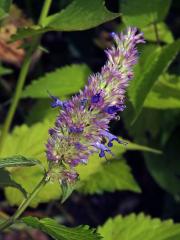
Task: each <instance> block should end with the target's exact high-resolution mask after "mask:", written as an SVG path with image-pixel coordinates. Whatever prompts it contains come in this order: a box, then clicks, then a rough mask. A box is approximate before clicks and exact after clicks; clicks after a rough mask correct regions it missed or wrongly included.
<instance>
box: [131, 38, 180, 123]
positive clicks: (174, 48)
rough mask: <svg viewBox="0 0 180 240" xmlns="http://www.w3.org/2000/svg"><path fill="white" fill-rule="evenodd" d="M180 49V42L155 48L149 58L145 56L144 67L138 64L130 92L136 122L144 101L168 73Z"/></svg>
mask: <svg viewBox="0 0 180 240" xmlns="http://www.w3.org/2000/svg"><path fill="white" fill-rule="evenodd" d="M179 49H180V41H176V42H174V43H172V44H169V45H167V46H165V47H163V48H155V49H154V50H153V51H152V52H151V53H150V52H149V56H147V55H145V56H146V57H147V58H146V62H145V63H144V65H143V66H140V63H139V64H138V66H137V68H136V69H137V70H138V71H136V75H135V78H134V80H133V81H132V84H131V86H130V88H129V91H128V94H129V97H130V100H131V102H132V104H133V106H134V108H135V111H136V114H135V116H134V120H135V119H136V118H137V117H138V116H139V113H140V112H141V110H142V107H143V104H144V101H145V99H146V97H147V96H148V93H149V92H150V90H151V89H152V87H153V85H154V83H155V82H156V81H157V80H158V77H159V76H160V75H161V74H162V73H163V72H164V71H166V69H167V68H168V66H169V65H170V63H171V62H172V61H173V59H174V58H175V56H176V54H177V53H178V51H179ZM147 53H148V51H147ZM143 59H144V57H143ZM140 62H141V61H140ZM140 70H141V71H140Z"/></svg>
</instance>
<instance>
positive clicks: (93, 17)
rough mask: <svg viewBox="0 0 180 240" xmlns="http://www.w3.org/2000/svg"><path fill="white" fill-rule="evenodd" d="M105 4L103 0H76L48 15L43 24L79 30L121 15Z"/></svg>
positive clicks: (59, 28)
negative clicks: (57, 11)
mask: <svg viewBox="0 0 180 240" xmlns="http://www.w3.org/2000/svg"><path fill="white" fill-rule="evenodd" d="M104 5H105V3H104V1H103V0H96V1H84V0H74V1H73V2H72V3H71V4H69V5H68V6H67V7H66V9H64V10H62V11H61V12H60V13H56V14H54V15H51V16H49V17H47V18H46V19H45V20H44V23H43V24H44V25H45V26H48V27H51V28H52V29H54V30H58V31H77V30H85V29H89V28H93V27H95V26H98V25H100V24H102V23H104V22H107V21H110V20H112V19H114V18H116V17H118V16H119V15H120V13H112V12H110V11H108V10H107V9H106V7H105V6H104ZM84 16H86V17H84Z"/></svg>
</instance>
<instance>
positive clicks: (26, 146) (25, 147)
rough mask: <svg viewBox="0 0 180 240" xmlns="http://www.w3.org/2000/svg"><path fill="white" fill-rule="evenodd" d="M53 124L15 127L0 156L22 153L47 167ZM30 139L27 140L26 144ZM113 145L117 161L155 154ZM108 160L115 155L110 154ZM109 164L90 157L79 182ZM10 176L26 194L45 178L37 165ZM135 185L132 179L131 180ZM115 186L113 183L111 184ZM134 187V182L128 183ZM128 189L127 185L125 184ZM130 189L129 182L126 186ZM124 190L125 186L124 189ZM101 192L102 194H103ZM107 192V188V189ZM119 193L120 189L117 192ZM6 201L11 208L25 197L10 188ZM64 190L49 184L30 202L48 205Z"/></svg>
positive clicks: (18, 170)
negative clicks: (130, 152)
mask: <svg viewBox="0 0 180 240" xmlns="http://www.w3.org/2000/svg"><path fill="white" fill-rule="evenodd" d="M52 125H53V123H52V122H49V121H47V120H46V121H44V122H42V123H37V124H34V125H32V126H31V127H27V126H26V125H22V126H20V127H16V128H15V129H14V131H13V133H12V134H11V135H9V136H8V137H7V140H6V142H5V144H4V148H3V149H2V153H1V156H0V157H7V156H11V155H14V154H19V155H23V156H26V157H27V158H29V157H30V158H33V159H38V160H40V161H41V162H42V163H43V165H44V166H47V161H46V155H45V144H46V141H47V137H48V129H49V127H51V126H52ZM27 139H28V141H27ZM130 145H131V144H130V143H129V144H127V145H126V146H124V145H123V144H117V143H114V146H113V147H112V152H113V154H114V156H115V158H118V159H120V157H121V155H122V153H124V152H125V151H127V150H128V149H129V150H143V151H144V150H145V151H154V150H153V149H149V148H147V149H146V147H144V146H139V145H134V146H130ZM107 158H108V159H109V160H111V159H112V156H111V155H110V154H109V155H107ZM105 161H106V159H105V158H99V156H98V154H95V155H93V156H91V157H90V159H89V162H88V164H87V165H81V166H79V167H78V169H77V170H78V172H79V174H80V179H81V180H80V181H82V182H83V181H87V180H88V178H89V177H90V176H91V175H92V174H96V173H97V172H98V171H101V165H102V164H103V163H104V162H105ZM10 172H11V176H12V178H13V180H15V181H16V182H17V183H19V184H21V185H22V187H23V188H24V189H26V191H27V192H29V193H30V192H31V191H32V190H33V188H34V186H35V185H36V184H37V183H38V182H39V181H40V180H41V179H42V177H43V171H42V169H41V168H39V167H38V166H33V167H30V168H26V170H25V168H24V167H18V168H17V169H14V168H12V169H10ZM129 180H130V182H132V177H131V178H130V179H129ZM112 184H113V183H112ZM129 184H131V183H129ZM124 186H125V185H124ZM127 186H128V183H127ZM115 188H116V185H115V186H114V189H115ZM124 188H125V187H124ZM103 190H104V189H102V190H99V191H103ZM106 190H107V191H108V189H106ZM117 190H118V189H117ZM5 193H6V197H7V200H8V201H9V203H10V204H11V205H19V204H20V203H21V201H22V194H21V193H19V192H18V191H16V190H15V189H13V188H7V189H6V190H5ZM60 196H61V189H60V186H59V182H55V183H51V182H49V183H47V184H46V186H45V187H44V188H43V189H42V190H41V192H40V193H39V194H38V195H37V197H36V198H34V199H33V200H32V202H31V206H33V207H35V206H37V205H38V204H39V203H41V202H48V201H50V200H53V199H60Z"/></svg>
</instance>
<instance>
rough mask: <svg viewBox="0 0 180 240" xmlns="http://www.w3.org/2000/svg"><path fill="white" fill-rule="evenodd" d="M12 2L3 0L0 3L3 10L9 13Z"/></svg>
mask: <svg viewBox="0 0 180 240" xmlns="http://www.w3.org/2000/svg"><path fill="white" fill-rule="evenodd" d="M11 3H12V0H1V1H0V8H1V9H3V10H4V11H5V12H9V9H10V6H11Z"/></svg>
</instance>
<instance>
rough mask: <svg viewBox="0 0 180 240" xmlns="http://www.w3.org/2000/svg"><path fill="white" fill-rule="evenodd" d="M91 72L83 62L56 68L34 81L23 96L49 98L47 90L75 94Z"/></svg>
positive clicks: (53, 93) (54, 93)
mask: <svg viewBox="0 0 180 240" xmlns="http://www.w3.org/2000/svg"><path fill="white" fill-rule="evenodd" d="M89 73H90V69H89V68H88V67H87V66H86V65H83V64H80V65H75V64H74V65H71V66H66V67H62V68H60V69H56V70H55V71H53V72H50V73H47V74H46V75H45V76H44V77H41V78H39V79H37V80H34V81H32V83H31V84H30V85H29V86H27V87H26V88H25V90H24V91H23V93H22V97H32V98H47V97H48V93H47V91H49V92H50V93H51V94H52V95H54V96H66V95H69V94H73V93H75V92H78V91H79V89H80V88H82V87H83V86H84V84H85V82H86V80H87V77H88V75H89Z"/></svg>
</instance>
